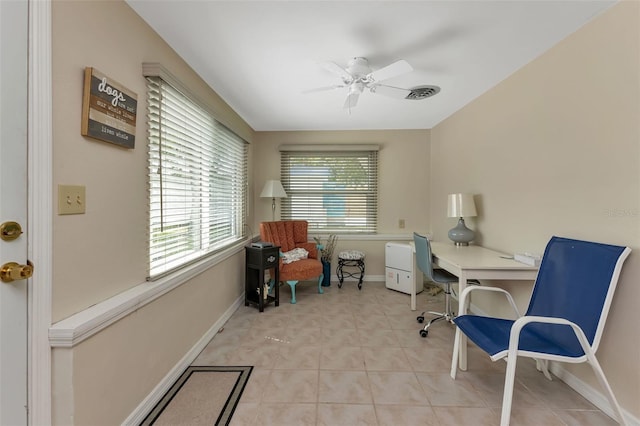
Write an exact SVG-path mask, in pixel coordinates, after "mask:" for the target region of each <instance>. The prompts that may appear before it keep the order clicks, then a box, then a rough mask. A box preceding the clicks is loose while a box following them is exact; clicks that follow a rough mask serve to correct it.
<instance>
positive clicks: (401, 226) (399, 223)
mask: <svg viewBox="0 0 640 426" xmlns="http://www.w3.org/2000/svg"><path fill="white" fill-rule="evenodd" d="M398 227H399V228H400V229H404V219H400V220H399V221H398Z"/></svg>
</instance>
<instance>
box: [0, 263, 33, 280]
mask: <svg viewBox="0 0 640 426" xmlns="http://www.w3.org/2000/svg"><path fill="white" fill-rule="evenodd" d="M31 275H33V265H31V264H28V265H20V264H19V263H16V262H8V263H5V264H4V265H2V268H0V280H2V282H5V283H10V282H12V281H17V280H26V279H27V278H30V277H31Z"/></svg>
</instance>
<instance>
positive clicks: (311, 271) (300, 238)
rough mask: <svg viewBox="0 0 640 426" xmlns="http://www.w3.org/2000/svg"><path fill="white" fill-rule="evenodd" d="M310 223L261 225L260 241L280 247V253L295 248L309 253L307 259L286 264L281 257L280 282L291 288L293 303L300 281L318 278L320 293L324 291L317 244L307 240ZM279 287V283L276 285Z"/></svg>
mask: <svg viewBox="0 0 640 426" xmlns="http://www.w3.org/2000/svg"><path fill="white" fill-rule="evenodd" d="M307 227H308V223H307V221H306V220H281V221H277V222H262V223H260V239H261V240H262V241H268V242H270V243H273V244H274V245H276V246H280V252H281V253H286V252H288V251H290V250H293V249H295V248H303V249H305V250H307V251H308V252H309V257H308V258H307V259H300V260H296V261H295V262H291V263H284V262H283V258H282V256H281V257H280V280H281V281H284V282H286V283H287V284H289V286H290V287H291V303H296V284H298V281H304V280H310V279H312V278H316V277H319V278H318V293H324V291H323V290H322V285H321V284H322V277H323V274H322V262H320V256H319V255H318V249H317V247H316V245H315V243H312V242H309V241H308V238H307ZM276 285H278V283H276Z"/></svg>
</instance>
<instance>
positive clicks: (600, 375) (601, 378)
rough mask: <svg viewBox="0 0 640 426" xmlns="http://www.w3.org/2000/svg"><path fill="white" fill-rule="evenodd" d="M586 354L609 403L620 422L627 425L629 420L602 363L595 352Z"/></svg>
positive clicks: (624, 425)
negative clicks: (625, 416) (601, 365)
mask: <svg viewBox="0 0 640 426" xmlns="http://www.w3.org/2000/svg"><path fill="white" fill-rule="evenodd" d="M586 355H587V362H588V364H589V365H590V366H591V368H592V369H593V372H594V373H595V374H596V378H597V379H598V382H600V386H602V387H603V389H604V390H605V395H606V397H607V399H608V400H609V404H610V405H611V408H613V412H614V413H615V414H616V417H618V418H617V420H618V423H620V424H621V425H623V426H626V424H627V422H626V420H625V418H624V414H622V409H621V408H620V404H618V400H617V399H616V397H615V395H614V394H613V389H611V386H609V382H608V381H607V378H606V376H605V375H604V372H603V371H602V368H601V367H600V363H599V362H598V360H597V358H596V356H595V355H594V353H593V352H591V351H588V352H587V354H586Z"/></svg>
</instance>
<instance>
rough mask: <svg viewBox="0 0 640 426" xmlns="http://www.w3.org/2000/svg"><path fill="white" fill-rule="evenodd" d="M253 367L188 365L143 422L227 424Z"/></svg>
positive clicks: (152, 423) (147, 423)
mask: <svg viewBox="0 0 640 426" xmlns="http://www.w3.org/2000/svg"><path fill="white" fill-rule="evenodd" d="M252 370H253V367H249V366H241V367H237V366H221V367H211V366H192V367H188V368H187V369H186V370H185V372H184V373H182V375H181V376H180V378H179V379H178V380H177V381H176V382H175V383H174V384H173V386H171V389H169V390H168V391H167V393H166V394H165V395H164V396H163V397H162V399H161V400H160V401H159V402H158V403H157V404H156V406H155V407H154V408H153V410H151V412H150V413H149V415H148V416H147V417H146V418H145V419H144V421H143V422H142V425H144V426H146V425H158V426H159V425H228V424H229V422H230V421H231V416H232V415H233V412H234V411H235V409H236V406H237V405H238V401H240V397H241V396H242V392H243V391H244V388H245V386H246V384H247V381H248V380H249V376H250V375H251V371H252Z"/></svg>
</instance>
